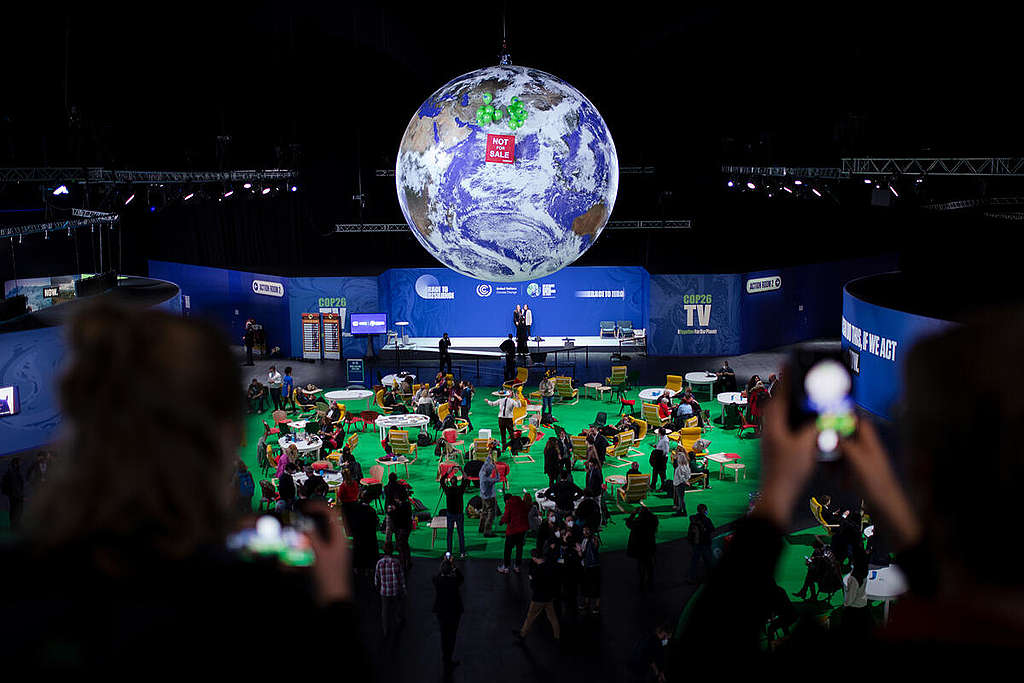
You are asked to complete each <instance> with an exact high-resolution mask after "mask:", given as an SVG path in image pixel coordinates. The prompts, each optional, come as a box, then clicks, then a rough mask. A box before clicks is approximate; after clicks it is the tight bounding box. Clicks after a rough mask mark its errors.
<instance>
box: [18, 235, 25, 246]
mask: <svg viewBox="0 0 1024 683" xmlns="http://www.w3.org/2000/svg"><path fill="white" fill-rule="evenodd" d="M24 239H25V236H24V235H18V244H21V242H22V240H24Z"/></svg>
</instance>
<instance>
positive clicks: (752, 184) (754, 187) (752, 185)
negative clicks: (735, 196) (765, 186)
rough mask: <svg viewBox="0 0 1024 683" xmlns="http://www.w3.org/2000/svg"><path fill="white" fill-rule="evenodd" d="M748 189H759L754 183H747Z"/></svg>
mask: <svg viewBox="0 0 1024 683" xmlns="http://www.w3.org/2000/svg"><path fill="white" fill-rule="evenodd" d="M747 189H748V190H756V189H757V185H755V184H754V183H751V182H748V183H747Z"/></svg>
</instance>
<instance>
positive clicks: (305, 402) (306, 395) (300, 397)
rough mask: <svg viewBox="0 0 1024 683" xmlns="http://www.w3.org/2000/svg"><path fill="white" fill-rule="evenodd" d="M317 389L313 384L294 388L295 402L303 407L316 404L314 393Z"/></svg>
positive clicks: (310, 406)
mask: <svg viewBox="0 0 1024 683" xmlns="http://www.w3.org/2000/svg"><path fill="white" fill-rule="evenodd" d="M319 391H320V390H319V389H317V388H316V386H315V385H313V384H307V385H306V388H305V389H303V388H302V387H299V388H297V389H296V390H295V402H296V403H297V404H298V405H300V406H302V407H303V408H312V407H313V406H314V405H316V395H317V393H318V392H319ZM332 421H333V420H332Z"/></svg>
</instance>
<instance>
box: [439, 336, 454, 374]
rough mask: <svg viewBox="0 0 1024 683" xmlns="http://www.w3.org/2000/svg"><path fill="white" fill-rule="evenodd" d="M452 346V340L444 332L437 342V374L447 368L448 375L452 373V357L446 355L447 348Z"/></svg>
mask: <svg viewBox="0 0 1024 683" xmlns="http://www.w3.org/2000/svg"><path fill="white" fill-rule="evenodd" d="M451 345H452V340H451V339H449V338H448V333H447V332H445V333H444V336H443V337H441V339H440V340H439V341H438V342H437V351H438V353H439V357H440V360H439V365H438V368H437V370H438V372H444V371H445V367H447V368H448V374H451V372H452V357H451V356H450V355H448V347H450V346H451Z"/></svg>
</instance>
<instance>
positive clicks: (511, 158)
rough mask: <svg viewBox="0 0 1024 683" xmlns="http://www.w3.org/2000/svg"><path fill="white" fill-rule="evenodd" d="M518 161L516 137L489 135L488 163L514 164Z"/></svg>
mask: <svg viewBox="0 0 1024 683" xmlns="http://www.w3.org/2000/svg"><path fill="white" fill-rule="evenodd" d="M515 160H516V138H515V136H514V135H492V134H491V133H488V134H487V161H490V162H491V163H495V164H512V163H515Z"/></svg>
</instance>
